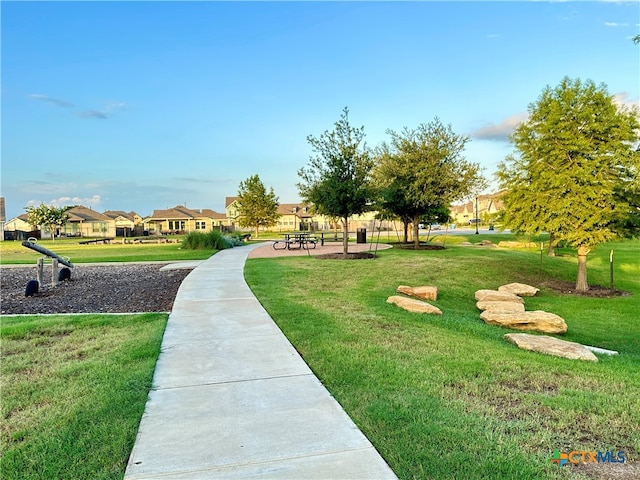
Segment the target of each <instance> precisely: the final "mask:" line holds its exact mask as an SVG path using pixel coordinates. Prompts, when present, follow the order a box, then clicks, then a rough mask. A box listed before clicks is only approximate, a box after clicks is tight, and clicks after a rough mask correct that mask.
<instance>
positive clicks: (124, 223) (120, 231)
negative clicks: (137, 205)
mask: <svg viewBox="0 0 640 480" xmlns="http://www.w3.org/2000/svg"><path fill="white" fill-rule="evenodd" d="M102 213H103V214H104V215H106V216H107V217H109V218H110V219H112V220H113V221H114V222H115V226H116V237H137V236H140V235H142V234H143V230H144V228H143V225H142V217H141V216H140V215H138V214H137V213H136V212H129V213H127V212H124V211H122V210H107V211H105V212H102Z"/></svg>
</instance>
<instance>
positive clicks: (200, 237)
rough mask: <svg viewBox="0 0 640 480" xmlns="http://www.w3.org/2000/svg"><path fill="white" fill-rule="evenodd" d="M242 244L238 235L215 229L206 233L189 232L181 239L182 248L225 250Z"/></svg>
mask: <svg viewBox="0 0 640 480" xmlns="http://www.w3.org/2000/svg"><path fill="white" fill-rule="evenodd" d="M241 244H242V238H240V237H239V236H238V235H232V236H227V235H224V234H222V233H220V232H218V231H217V230H212V231H210V232H207V233H203V232H191V233H189V234H188V235H187V236H186V237H185V239H184V240H183V241H182V248H184V249H187V250H225V249H227V248H233V247H235V246H237V245H241Z"/></svg>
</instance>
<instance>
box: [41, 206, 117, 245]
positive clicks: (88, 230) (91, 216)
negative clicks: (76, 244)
mask: <svg viewBox="0 0 640 480" xmlns="http://www.w3.org/2000/svg"><path fill="white" fill-rule="evenodd" d="M66 213H67V215H68V216H69V218H68V220H67V221H66V222H65V224H64V225H63V226H62V227H61V228H60V234H61V235H66V236H68V237H108V238H113V237H115V236H116V224H115V222H114V221H113V219H112V218H110V217H108V216H107V215H105V214H103V213H100V212H96V211H95V210H92V209H90V208H87V207H83V206H82V205H76V206H75V207H72V208H70V209H69V210H67V212H66ZM42 233H43V235H44V233H45V231H44V230H43V231H42Z"/></svg>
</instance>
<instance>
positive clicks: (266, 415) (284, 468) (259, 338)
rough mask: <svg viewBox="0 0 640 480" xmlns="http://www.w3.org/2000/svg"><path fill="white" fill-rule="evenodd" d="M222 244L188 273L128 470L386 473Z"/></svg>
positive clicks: (242, 253) (195, 475) (303, 475)
mask: <svg viewBox="0 0 640 480" xmlns="http://www.w3.org/2000/svg"><path fill="white" fill-rule="evenodd" d="M259 246H260V245H252V246H243V247H237V248H233V249H229V250H224V251H222V252H219V253H217V254H216V255H214V256H212V257H211V258H210V259H208V260H206V261H204V262H202V263H201V264H200V265H199V266H197V267H196V268H195V269H194V270H193V272H191V273H190V274H189V275H188V276H187V277H186V278H185V280H184V281H183V283H182V285H181V286H180V289H179V290H178V294H177V297H176V300H175V302H174V305H173V312H172V313H171V315H170V316H169V322H168V324H167V329H166V331H165V334H164V338H163V341H162V351H161V353H160V357H159V359H158V364H157V366H156V370H155V374H154V380H153V388H152V390H151V393H150V395H149V399H148V401H147V405H146V407H145V412H144V415H143V417H142V421H141V422H140V429H139V431H138V436H137V439H136V443H135V446H134V448H133V451H132V453H131V457H130V459H129V464H128V466H127V470H126V473H125V479H127V480H134V479H135V480H138V479H151V478H154V479H157V478H180V479H207V478H224V479H227V478H243V479H246V478H264V479H266V478H282V479H356V478H362V479H386V478H389V479H391V478H396V477H395V475H394V473H393V472H392V471H391V469H390V468H389V467H388V465H387V464H386V463H385V461H384V460H383V459H382V457H380V455H379V454H378V452H377V451H376V450H375V449H374V448H373V446H372V445H371V443H370V442H369V441H368V439H367V438H366V437H365V436H364V435H363V434H362V432H360V430H359V429H358V428H357V427H356V425H355V424H354V423H353V422H352V421H351V419H350V418H349V417H348V416H347V414H346V413H345V412H344V411H343V410H342V408H341V407H340V405H339V404H338V403H337V402H336V401H335V400H334V399H333V397H332V396H331V395H330V394H329V392H328V391H327V390H326V389H325V388H324V386H323V385H322V384H321V383H320V382H319V381H318V379H317V378H316V377H315V375H313V373H312V372H311V370H310V369H309V368H308V367H307V365H306V364H305V363H304V361H303V360H302V358H301V357H300V356H299V355H298V353H297V352H296V351H295V349H294V348H293V347H292V346H291V344H290V343H289V341H288V340H287V339H286V338H285V336H284V335H283V334H282V332H281V331H280V329H279V328H278V327H277V326H276V325H275V324H274V322H273V320H272V319H271V317H270V316H269V314H268V313H267V312H266V311H265V310H264V309H263V308H262V306H261V305H260V303H259V302H258V301H257V299H256V298H255V297H254V295H253V294H252V292H251V290H250V289H249V287H248V286H247V284H246V282H245V281H244V275H243V269H244V263H245V260H246V258H247V256H248V254H249V252H250V251H251V250H252V249H253V248H256V247H259Z"/></svg>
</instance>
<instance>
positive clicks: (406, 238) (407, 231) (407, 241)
mask: <svg viewBox="0 0 640 480" xmlns="http://www.w3.org/2000/svg"><path fill="white" fill-rule="evenodd" d="M402 225H403V226H404V243H409V224H408V223H407V222H404V221H403V222H402Z"/></svg>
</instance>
